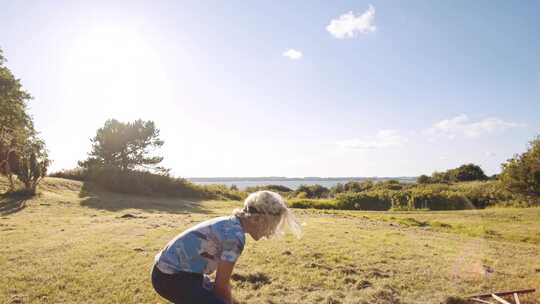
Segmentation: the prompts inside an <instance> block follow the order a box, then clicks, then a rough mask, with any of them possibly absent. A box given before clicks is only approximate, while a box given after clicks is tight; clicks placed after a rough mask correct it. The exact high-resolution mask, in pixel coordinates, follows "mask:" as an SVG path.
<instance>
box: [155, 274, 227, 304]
mask: <svg viewBox="0 0 540 304" xmlns="http://www.w3.org/2000/svg"><path fill="white" fill-rule="evenodd" d="M202 284H203V275H202V274H200V273H191V272H180V273H176V274H166V273H163V272H161V271H160V270H159V269H158V268H157V267H156V266H155V265H154V268H153V269H152V286H154V289H155V290H156V292H157V293H158V294H159V295H160V296H162V297H163V298H165V299H167V300H169V301H171V302H173V303H175V304H225V302H224V301H223V300H221V299H220V298H218V297H217V296H216V295H214V293H213V292H211V291H209V290H208V289H205V288H204V287H203V286H202Z"/></svg>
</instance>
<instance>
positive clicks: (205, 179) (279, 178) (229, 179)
mask: <svg viewBox="0 0 540 304" xmlns="http://www.w3.org/2000/svg"><path fill="white" fill-rule="evenodd" d="M186 179H187V180H189V181H192V182H240V181H242V182H257V181H276V182H282V181H310V182H312V181H343V182H348V181H366V180H372V181H385V180H397V181H401V182H414V181H416V177H412V176H400V177H315V176H313V177H312V176H309V177H282V176H266V177H264V176H263V177H188V178H186Z"/></svg>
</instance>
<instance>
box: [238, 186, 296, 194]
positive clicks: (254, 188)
mask: <svg viewBox="0 0 540 304" xmlns="http://www.w3.org/2000/svg"><path fill="white" fill-rule="evenodd" d="M261 190H269V191H274V192H279V193H281V194H284V193H289V192H293V190H292V189H291V188H289V187H286V186H283V185H264V186H251V187H246V189H245V191H246V192H248V193H251V192H256V191H261Z"/></svg>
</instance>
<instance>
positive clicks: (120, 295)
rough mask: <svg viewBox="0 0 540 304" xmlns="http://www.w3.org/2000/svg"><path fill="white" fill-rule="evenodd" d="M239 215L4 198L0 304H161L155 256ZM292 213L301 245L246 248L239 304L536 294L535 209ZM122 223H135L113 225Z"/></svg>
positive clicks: (156, 202)
mask: <svg viewBox="0 0 540 304" xmlns="http://www.w3.org/2000/svg"><path fill="white" fill-rule="evenodd" d="M2 187H5V182H4V181H0V188H2ZM239 205H240V203H239V202H200V203H195V202H188V201H183V200H180V199H165V198H147V197H135V196H126V195H118V194H112V193H107V192H101V191H99V190H96V189H92V188H91V187H87V186H83V185H82V184H81V183H79V182H76V181H67V180H62V179H53V178H50V179H47V180H45V182H44V183H43V184H42V187H41V194H40V195H39V196H38V197H36V198H33V199H30V200H24V199H21V198H13V197H6V196H4V197H2V198H0V235H1V241H2V246H1V247H0V303H82V302H85V303H163V301H162V300H161V299H160V298H159V297H158V296H156V294H155V293H154V292H153V290H152V288H151V286H150V282H149V270H150V266H151V265H152V261H153V256H154V254H155V253H156V252H157V251H158V250H159V249H160V248H161V247H162V246H163V245H165V243H166V242H167V241H169V240H170V239H171V238H172V237H174V236H175V235H176V234H177V233H179V232H180V231H182V230H183V229H185V228H187V227H189V226H191V225H193V224H194V223H197V222H199V221H201V220H204V219H207V218H210V217H214V216H218V215H223V214H228V213H230V211H231V210H232V209H233V208H235V207H236V206H239ZM296 212H297V214H299V217H300V219H301V221H302V222H304V223H305V226H304V228H305V236H304V238H303V239H302V240H300V241H296V240H294V239H293V238H291V237H290V236H287V237H285V238H284V239H282V240H272V241H260V242H254V241H253V240H251V239H249V240H248V244H247V246H246V249H245V252H244V254H243V255H242V257H241V259H240V260H239V262H238V265H237V267H236V269H235V273H236V274H237V275H236V276H235V281H234V294H235V296H236V298H237V299H238V301H239V302H240V303H440V302H442V301H444V299H445V298H446V297H447V296H449V295H466V294H470V293H476V292H483V291H490V290H493V289H513V288H516V289H517V288H526V287H527V288H528V287H533V288H537V289H540V237H539V235H540V222H539V220H538V219H539V218H540V209H539V208H535V209H489V210H482V211H456V212H416V213H382V212H351V211H321V210H318V211H316V210H297V211H296ZM127 213H129V214H132V215H135V216H136V218H121V216H122V215H124V214H127ZM535 300H536V301H538V302H540V293H536V294H534V295H532V296H530V297H529V301H530V303H532V302H534V301H535Z"/></svg>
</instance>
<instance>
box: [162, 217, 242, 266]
mask: <svg viewBox="0 0 540 304" xmlns="http://www.w3.org/2000/svg"><path fill="white" fill-rule="evenodd" d="M245 243H246V238H245V235H244V230H243V229H242V225H240V219H238V217H236V216H224V217H218V218H215V219H211V220H208V221H204V222H202V223H200V224H198V225H196V226H194V227H192V228H190V229H188V230H186V231H184V232H182V233H181V234H179V235H178V236H176V237H175V238H174V239H172V240H171V241H170V242H169V243H168V244H167V246H165V248H163V250H161V251H160V252H159V253H158V254H157V255H156V257H155V261H156V265H157V267H158V268H159V270H161V271H162V272H164V273H168V274H174V273H178V272H180V271H186V272H194V273H201V274H210V273H213V272H214V271H216V268H217V265H218V262H219V261H227V262H232V263H234V262H236V260H237V259H238V257H240V254H241V253H242V250H243V249H244V245H245Z"/></svg>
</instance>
